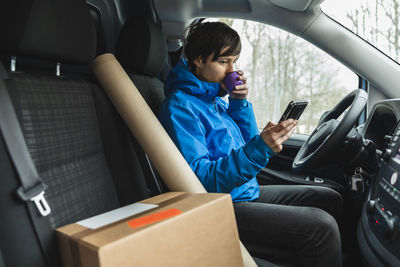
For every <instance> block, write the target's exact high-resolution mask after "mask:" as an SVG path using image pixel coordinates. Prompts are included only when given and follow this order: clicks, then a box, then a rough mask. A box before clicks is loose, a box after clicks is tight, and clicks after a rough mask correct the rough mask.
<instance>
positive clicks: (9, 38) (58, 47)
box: [0, 0, 96, 64]
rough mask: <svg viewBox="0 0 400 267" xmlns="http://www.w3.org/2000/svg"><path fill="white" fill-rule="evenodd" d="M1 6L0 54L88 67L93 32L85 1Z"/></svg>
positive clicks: (13, 1) (9, 1)
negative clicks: (86, 65)
mask: <svg viewBox="0 0 400 267" xmlns="http://www.w3.org/2000/svg"><path fill="white" fill-rule="evenodd" d="M3 2H6V3H3ZM3 2H2V4H1V8H0V36H2V37H1V42H0V54H5V55H12V56H20V55H21V56H29V57H33V58H38V59H49V60H54V61H57V62H61V63H69V64H87V63H90V62H91V61H92V60H93V58H94V56H95V53H96V32H95V28H94V24H93V21H92V19H91V17H90V13H89V9H88V6H87V5H86V3H85V1H84V0H5V1H3Z"/></svg>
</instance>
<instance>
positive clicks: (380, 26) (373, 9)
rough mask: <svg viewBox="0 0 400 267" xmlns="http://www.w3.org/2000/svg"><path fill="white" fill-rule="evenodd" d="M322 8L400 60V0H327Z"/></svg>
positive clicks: (393, 57)
mask: <svg viewBox="0 0 400 267" xmlns="http://www.w3.org/2000/svg"><path fill="white" fill-rule="evenodd" d="M321 9H322V11H323V12H324V13H326V14H327V15H329V16H330V17H332V18H333V19H335V20H337V21H338V22H339V23H341V24H343V25H344V26H346V27H347V28H348V29H350V30H351V31H353V32H354V33H355V34H357V35H358V36H360V37H361V38H363V39H364V40H366V41H368V42H369V43H371V44H372V45H374V46H375V47H377V48H378V49H379V50H381V51H382V52H383V53H385V54H386V55H388V56H389V57H391V58H392V59H393V60H395V61H397V62H400V0H351V1H348V0H325V2H324V3H322V4H321Z"/></svg>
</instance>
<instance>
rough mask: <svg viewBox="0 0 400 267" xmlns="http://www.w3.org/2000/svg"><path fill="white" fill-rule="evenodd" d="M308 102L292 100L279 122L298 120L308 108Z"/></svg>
mask: <svg viewBox="0 0 400 267" xmlns="http://www.w3.org/2000/svg"><path fill="white" fill-rule="evenodd" d="M307 105H308V101H307V100H292V101H290V102H289V104H288V106H287V107H286V110H285V112H283V115H282V117H281V119H280V120H279V122H282V121H285V120H287V119H294V120H298V119H299V118H300V115H301V114H302V113H303V111H304V109H305V108H306V107H307Z"/></svg>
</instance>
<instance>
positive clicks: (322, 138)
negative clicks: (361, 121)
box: [292, 89, 368, 173]
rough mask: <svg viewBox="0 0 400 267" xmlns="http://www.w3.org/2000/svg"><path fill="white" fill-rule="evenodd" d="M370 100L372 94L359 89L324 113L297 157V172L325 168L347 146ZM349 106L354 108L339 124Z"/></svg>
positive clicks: (294, 168) (351, 108)
mask: <svg viewBox="0 0 400 267" xmlns="http://www.w3.org/2000/svg"><path fill="white" fill-rule="evenodd" d="M367 100H368V94H367V93H366V92H365V91H364V90H362V89H356V90H354V91H352V92H350V93H349V94H348V95H347V96H345V97H344V98H343V99H342V100H341V101H340V102H339V103H338V104H337V105H336V106H335V107H334V108H333V109H331V110H329V111H326V112H325V113H324V114H322V116H321V118H320V120H319V122H318V126H317V127H316V128H315V130H314V131H313V132H312V133H311V135H310V136H309V137H308V138H307V140H306V141H305V142H304V144H303V146H302V147H301V148H300V150H299V152H298V153H297V155H296V157H295V158H294V161H293V165H292V169H293V172H295V173H305V172H307V171H309V170H312V169H315V168H317V167H319V166H321V164H322V163H323V162H325V160H326V159H327V158H328V156H329V154H331V153H332V152H333V151H334V150H335V149H337V148H338V147H339V146H341V145H342V144H343V142H344V141H345V139H346V137H347V135H348V134H349V132H350V130H351V129H352V128H353V126H354V125H355V124H356V122H357V120H358V118H359V117H360V115H361V113H362V112H363V110H364V107H365V105H366V104H367ZM348 107H350V108H349V110H348V111H347V112H346V113H345V114H344V116H343V119H342V120H341V121H340V122H339V121H338V120H337V118H339V116H340V115H341V114H342V113H343V112H344V111H345V110H346V109H347V108H348Z"/></svg>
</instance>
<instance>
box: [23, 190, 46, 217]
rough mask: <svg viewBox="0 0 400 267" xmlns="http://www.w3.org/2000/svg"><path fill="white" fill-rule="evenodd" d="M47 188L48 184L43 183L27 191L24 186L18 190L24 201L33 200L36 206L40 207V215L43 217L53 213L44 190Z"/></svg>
mask: <svg viewBox="0 0 400 267" xmlns="http://www.w3.org/2000/svg"><path fill="white" fill-rule="evenodd" d="M46 189H47V186H46V185H45V184H43V183H40V184H39V185H37V186H35V187H33V188H31V189H29V190H28V192H26V191H25V190H24V188H23V187H22V186H21V187H20V188H18V190H17V194H18V196H19V197H20V198H21V199H22V200H23V201H32V202H33V203H35V206H36V208H37V209H38V211H39V213H40V215H42V216H43V217H45V216H47V215H49V214H50V213H51V209H50V206H49V204H48V203H47V200H46V198H45V197H44V191H45V190H46Z"/></svg>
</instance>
